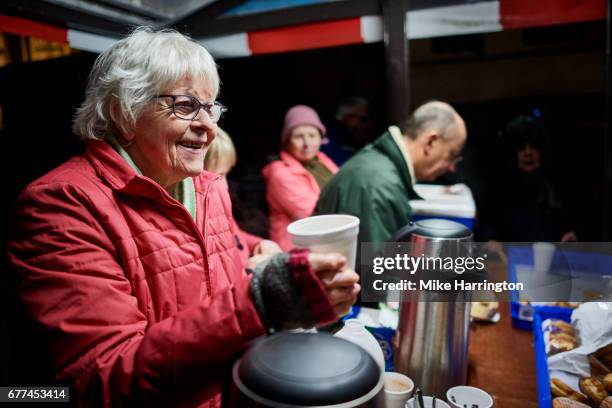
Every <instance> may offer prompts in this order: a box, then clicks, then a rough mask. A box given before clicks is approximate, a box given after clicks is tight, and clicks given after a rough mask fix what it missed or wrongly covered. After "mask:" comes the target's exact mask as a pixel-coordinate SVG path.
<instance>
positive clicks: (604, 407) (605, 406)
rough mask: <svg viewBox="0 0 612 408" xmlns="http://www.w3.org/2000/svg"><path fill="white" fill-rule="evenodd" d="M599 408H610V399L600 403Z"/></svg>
mask: <svg viewBox="0 0 612 408" xmlns="http://www.w3.org/2000/svg"><path fill="white" fill-rule="evenodd" d="M599 408H612V397H606V398H605V399H604V400H603V401H601V404H600V405H599Z"/></svg>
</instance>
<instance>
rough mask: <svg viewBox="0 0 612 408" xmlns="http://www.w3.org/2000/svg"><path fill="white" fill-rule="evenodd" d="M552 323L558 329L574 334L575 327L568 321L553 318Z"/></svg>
mask: <svg viewBox="0 0 612 408" xmlns="http://www.w3.org/2000/svg"><path fill="white" fill-rule="evenodd" d="M550 325H551V326H553V327H554V328H555V329H557V331H561V332H563V333H567V334H570V335H572V336H573V335H574V328H573V327H572V325H571V324H569V323H568V322H564V321H563V320H551V321H550Z"/></svg>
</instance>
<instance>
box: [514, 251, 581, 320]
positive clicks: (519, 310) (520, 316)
mask: <svg viewBox="0 0 612 408" xmlns="http://www.w3.org/2000/svg"><path fill="white" fill-rule="evenodd" d="M565 254H567V252H565ZM553 262H554V261H553ZM517 265H533V251H532V249H531V247H530V246H512V245H510V246H508V281H509V282H517V281H518V279H517V276H516V267H517ZM540 308H545V309H546V310H559V313H565V312H569V313H570V314H571V312H572V310H573V309H571V308H567V307H560V306H533V305H527V304H523V303H520V302H519V291H517V290H513V291H511V292H510V316H511V318H512V326H514V327H515V328H517V329H520V330H532V328H533V318H534V313H535V311H536V310H537V309H540Z"/></svg>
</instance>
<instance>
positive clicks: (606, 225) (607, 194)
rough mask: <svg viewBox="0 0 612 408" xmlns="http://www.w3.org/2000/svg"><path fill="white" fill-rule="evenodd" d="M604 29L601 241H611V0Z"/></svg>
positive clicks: (608, 2)
mask: <svg viewBox="0 0 612 408" xmlns="http://www.w3.org/2000/svg"><path fill="white" fill-rule="evenodd" d="M607 5H608V10H607V12H608V13H607V14H608V16H607V17H608V18H607V30H606V113H605V115H606V133H605V135H604V138H605V139H604V157H603V166H604V172H603V180H602V181H603V186H602V188H603V214H602V215H603V222H602V238H603V241H606V242H610V241H612V123H611V122H612V55H611V54H612V27H611V25H612V0H608V1H607Z"/></svg>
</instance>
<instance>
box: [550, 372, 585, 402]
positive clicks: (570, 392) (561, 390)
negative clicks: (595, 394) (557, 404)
mask: <svg viewBox="0 0 612 408" xmlns="http://www.w3.org/2000/svg"><path fill="white" fill-rule="evenodd" d="M550 391H551V392H552V394H553V395H554V396H555V397H566V398H569V399H571V400H574V401H579V402H583V403H585V404H588V403H589V399H588V398H587V397H586V396H584V395H583V394H581V393H579V392H578V391H576V390H574V389H573V388H572V387H570V386H569V385H567V384H566V383H564V382H563V381H561V380H560V379H558V378H553V379H552V380H550Z"/></svg>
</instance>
